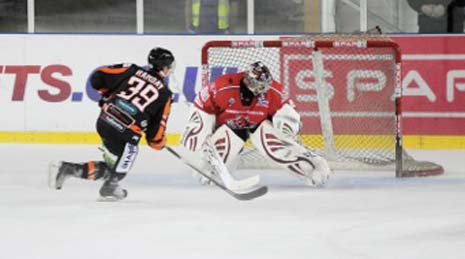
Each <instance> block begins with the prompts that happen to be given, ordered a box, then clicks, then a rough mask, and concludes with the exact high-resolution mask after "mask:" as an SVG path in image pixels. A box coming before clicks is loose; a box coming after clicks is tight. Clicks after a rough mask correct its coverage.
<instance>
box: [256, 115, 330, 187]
mask: <svg viewBox="0 0 465 259" xmlns="http://www.w3.org/2000/svg"><path fill="white" fill-rule="evenodd" d="M250 140H251V142H252V144H253V145H254V147H255V148H256V149H257V150H258V151H259V152H260V153H261V154H262V155H263V156H264V157H266V158H268V159H269V160H270V161H271V162H273V163H275V164H277V165H278V166H280V167H282V168H285V169H287V170H288V171H289V172H290V173H292V174H293V175H295V176H297V177H299V178H301V179H303V180H304V181H305V183H306V184H308V185H312V186H321V185H323V184H324V183H325V182H326V181H327V180H328V179H329V176H330V174H331V170H330V169H329V165H328V163H327V161H326V159H324V158H323V157H321V156H319V155H317V154H315V153H314V152H312V151H310V150H308V149H307V148H305V147H304V146H302V145H301V144H300V143H298V142H296V141H295V140H294V139H292V138H290V137H289V136H287V135H285V134H284V133H282V132H281V131H280V130H278V129H276V128H274V127H273V126H272V124H271V122H270V121H264V122H263V123H262V124H260V126H259V127H258V128H257V130H256V131H255V132H254V133H253V134H252V135H251V136H250Z"/></svg>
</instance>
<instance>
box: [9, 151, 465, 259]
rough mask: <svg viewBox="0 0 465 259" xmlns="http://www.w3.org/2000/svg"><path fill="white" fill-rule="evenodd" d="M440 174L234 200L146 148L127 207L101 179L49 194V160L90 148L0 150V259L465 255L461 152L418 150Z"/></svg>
mask: <svg viewBox="0 0 465 259" xmlns="http://www.w3.org/2000/svg"><path fill="white" fill-rule="evenodd" d="M411 153H412V154H413V155H414V156H415V157H416V158H420V159H427V160H431V161H435V162H439V163H441V164H442V165H443V166H444V168H445V170H446V174H445V175H443V176H437V177H427V178H409V179H395V178H394V177H393V175H394V173H393V172H337V174H336V175H335V176H334V177H333V180H332V181H331V182H330V183H329V184H328V186H327V187H326V188H324V189H313V188H309V187H306V186H303V185H302V184H301V183H300V182H299V181H298V180H297V179H295V178H293V177H291V176H289V175H288V174H287V173H284V172H280V171H261V172H260V171H254V172H251V171H249V172H246V173H248V174H249V175H251V173H257V172H259V173H260V174H261V176H262V182H263V183H265V184H267V185H269V187H270V192H269V193H268V194H267V195H266V196H264V197H261V198H259V199H257V200H254V201H249V202H240V201H236V200H234V199H232V198H231V197H229V196H228V195H226V194H225V193H223V192H222V191H220V190H218V189H215V188H213V187H210V188H208V187H202V186H199V185H198V184H197V183H196V182H195V180H194V179H193V178H192V177H191V175H190V171H189V169H188V168H187V167H186V166H184V165H183V164H182V163H181V162H179V161H178V160H176V159H175V158H172V157H171V155H170V154H168V153H165V152H153V151H152V150H150V149H148V148H142V150H141V152H140V155H139V157H138V160H137V162H136V165H135V166H134V168H133V170H132V172H131V173H130V175H129V176H128V177H127V178H126V179H125V180H124V181H123V183H122V184H123V185H124V186H125V187H126V188H127V189H128V191H129V197H128V199H127V200H125V201H123V202H118V203H102V202H96V199H97V193H98V189H99V187H100V184H101V183H100V182H98V183H96V182H85V181H80V180H74V179H73V180H70V181H69V182H66V183H65V186H64V189H63V190H61V191H52V190H49V189H48V188H47V178H46V175H47V164H48V162H49V161H50V160H56V159H64V160H71V161H87V160H88V159H99V158H100V154H99V151H98V150H97V149H96V147H94V146H87V145H72V146H70V145H26V144H2V145H0V157H1V158H0V162H1V164H2V167H1V168H2V169H1V170H0V258H2V259H3V258H4V259H13V258H25V259H26V258H27V259H33V258H44V259H45V258H46V259H71V258H76V259H83V258H86V259H88V258H99V259H103V258H112V259H119V258H121V259H132V258H134V259H136V258H137V259H144V258H151V259H153V258H163V259H166V258H202V259H209V258H212V259H213V258H215V259H216V258H218V259H219V258H234V259H239V258H254V259H256V258H266V259H272V258H289V259H298V258H306V259H308V258H377V259H378V258H386V259H393V258H406V259H407V258H408V259H411V258H421V259H428V258H434V259H436V258H447V259H453V258H465V151H416V152H411Z"/></svg>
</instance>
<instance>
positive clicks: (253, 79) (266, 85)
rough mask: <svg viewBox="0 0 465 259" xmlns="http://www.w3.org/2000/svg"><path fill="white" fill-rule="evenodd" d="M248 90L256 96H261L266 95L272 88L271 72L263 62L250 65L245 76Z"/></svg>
mask: <svg viewBox="0 0 465 259" xmlns="http://www.w3.org/2000/svg"><path fill="white" fill-rule="evenodd" d="M245 81H246V85H247V88H249V90H250V91H251V92H252V93H253V94H254V95H259V94H263V93H266V92H267V91H268V89H270V87H271V83H272V82H273V78H272V76H271V73H270V70H269V69H268V68H267V67H266V66H265V64H263V63H262V62H261V61H258V62H255V63H253V64H251V65H250V68H249V70H248V71H247V73H246V75H245Z"/></svg>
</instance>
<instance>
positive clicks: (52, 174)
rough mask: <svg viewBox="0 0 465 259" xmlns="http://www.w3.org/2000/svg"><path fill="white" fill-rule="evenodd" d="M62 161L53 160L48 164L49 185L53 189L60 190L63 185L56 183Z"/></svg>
mask: <svg viewBox="0 0 465 259" xmlns="http://www.w3.org/2000/svg"><path fill="white" fill-rule="evenodd" d="M60 164H61V163H60V162H57V161H53V162H50V163H49V164H48V187H49V188H50V189H52V190H60V189H61V187H59V186H57V185H56V183H57V182H56V180H57V175H58V170H59V168H60Z"/></svg>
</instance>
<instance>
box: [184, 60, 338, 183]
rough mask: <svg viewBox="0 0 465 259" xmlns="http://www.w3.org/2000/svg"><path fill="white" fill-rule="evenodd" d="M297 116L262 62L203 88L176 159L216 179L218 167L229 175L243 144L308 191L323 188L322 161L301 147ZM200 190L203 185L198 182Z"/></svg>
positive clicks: (325, 171)
mask: <svg viewBox="0 0 465 259" xmlns="http://www.w3.org/2000/svg"><path fill="white" fill-rule="evenodd" d="M300 129H301V120H300V115H299V114H298V113H297V112H296V110H295V109H294V107H293V104H292V101H291V100H286V99H284V98H283V93H282V86H281V85H280V84H279V83H278V82H277V81H275V80H273V78H272V75H271V73H270V70H269V69H268V68H267V67H266V66H265V64H263V63H262V62H255V63H253V64H251V65H250V68H249V69H248V71H244V72H239V73H235V74H226V75H223V76H220V77H219V78H217V79H216V80H215V81H214V82H213V83H212V84H210V85H208V86H205V87H203V89H201V90H200V92H199V93H198V95H197V97H196V99H195V101H194V106H193V107H192V109H191V111H190V114H189V119H188V122H187V125H186V128H185V130H184V132H183V135H182V138H181V153H184V156H185V158H186V159H188V160H189V162H190V163H191V164H194V165H195V167H196V168H198V169H199V170H201V171H202V172H205V173H207V174H209V175H211V177H216V178H218V175H217V174H218V172H217V171H218V169H217V168H219V167H218V164H220V165H222V166H223V168H227V170H228V172H233V171H234V169H235V166H236V165H237V161H238V158H239V155H240V152H241V151H242V150H243V148H244V145H245V142H246V141H247V140H250V142H251V144H252V145H253V146H254V147H255V148H256V149H257V150H258V152H260V153H261V154H262V155H263V156H264V157H266V158H267V160H269V162H270V163H275V164H276V165H278V166H279V167H280V168H283V169H284V170H285V171H287V172H289V173H290V174H292V175H294V176H297V177H298V178H300V179H301V180H303V182H304V183H305V184H307V185H310V186H317V187H318V186H322V185H324V184H325V183H326V182H327V181H328V179H329V176H330V174H331V170H330V168H329V166H328V163H327V161H326V160H325V158H323V157H322V156H320V155H318V154H316V153H314V152H312V151H311V150H309V149H307V148H306V147H305V146H303V145H302V144H300V142H299V140H298V133H299V131H300ZM198 177H199V180H200V182H201V183H202V184H206V183H208V182H209V181H208V179H206V178H205V177H201V176H198Z"/></svg>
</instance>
